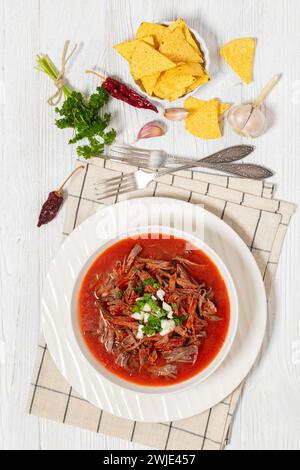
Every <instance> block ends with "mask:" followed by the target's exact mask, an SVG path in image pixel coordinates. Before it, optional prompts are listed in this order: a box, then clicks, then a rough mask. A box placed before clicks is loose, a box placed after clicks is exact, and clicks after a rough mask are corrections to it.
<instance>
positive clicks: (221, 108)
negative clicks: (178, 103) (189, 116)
mask: <svg viewBox="0 0 300 470" xmlns="http://www.w3.org/2000/svg"><path fill="white" fill-rule="evenodd" d="M213 102H214V103H216V104H217V106H218V115H219V118H220V117H222V116H223V114H224V113H225V112H226V111H227V109H229V108H230V106H231V105H230V104H228V103H221V102H220V101H219V100H218V99H217V98H214V99H212V100H210V103H213ZM205 103H207V101H204V100H198V99H197V98H192V97H190V98H187V99H186V100H185V102H184V109H186V111H189V112H190V113H193V112H196V111H198V110H199V109H201V108H202V106H203V105H205Z"/></svg>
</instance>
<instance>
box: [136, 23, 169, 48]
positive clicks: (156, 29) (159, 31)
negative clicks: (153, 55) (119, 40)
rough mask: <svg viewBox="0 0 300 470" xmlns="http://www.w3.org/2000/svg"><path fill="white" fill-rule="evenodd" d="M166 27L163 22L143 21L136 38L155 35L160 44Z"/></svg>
mask: <svg viewBox="0 0 300 470" xmlns="http://www.w3.org/2000/svg"><path fill="white" fill-rule="evenodd" d="M166 29H167V27H166V26H163V25H162V24H158V23H147V22H143V23H141V24H140V26H139V28H138V30H137V33H136V36H135V37H136V39H141V38H144V37H145V36H154V38H155V41H156V44H157V45H158V44H159V43H160V41H161V38H162V36H163V34H164V32H165V31H166Z"/></svg>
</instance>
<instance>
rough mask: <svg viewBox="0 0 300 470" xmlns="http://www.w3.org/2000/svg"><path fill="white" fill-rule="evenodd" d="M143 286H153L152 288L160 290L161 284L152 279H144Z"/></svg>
mask: <svg viewBox="0 0 300 470" xmlns="http://www.w3.org/2000/svg"><path fill="white" fill-rule="evenodd" d="M142 284H143V285H144V286H152V287H155V288H156V289H159V288H160V284H158V282H157V281H156V280H155V279H153V278H151V277H150V278H149V279H144V280H143V281H142Z"/></svg>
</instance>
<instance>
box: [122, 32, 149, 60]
mask: <svg viewBox="0 0 300 470" xmlns="http://www.w3.org/2000/svg"><path fill="white" fill-rule="evenodd" d="M140 41H144V42H146V43H147V44H150V46H154V45H155V43H154V38H153V36H145V37H143V38H142V39H138V40H136V39H135V40H134V41H126V42H121V43H120V44H117V45H116V46H114V49H116V51H117V52H118V53H119V54H120V55H121V56H122V57H124V59H126V60H127V61H128V62H131V59H132V55H133V53H134V51H135V48H136V45H137V44H138V42H140Z"/></svg>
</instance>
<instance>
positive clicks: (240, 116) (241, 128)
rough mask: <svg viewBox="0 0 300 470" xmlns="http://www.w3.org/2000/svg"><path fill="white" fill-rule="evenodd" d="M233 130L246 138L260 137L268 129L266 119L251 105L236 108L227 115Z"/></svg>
mask: <svg viewBox="0 0 300 470" xmlns="http://www.w3.org/2000/svg"><path fill="white" fill-rule="evenodd" d="M227 120H228V122H229V124H230V126H231V127H232V129H233V130H234V131H235V132H237V133H238V134H240V135H242V136H244V137H252V138H254V137H259V136H260V135H262V134H263V133H264V131H265V129H266V117H265V115H264V113H263V112H262V111H261V110H260V109H259V108H253V106H252V105H251V104H246V105H239V106H234V107H233V108H232V109H231V110H230V111H229V113H228V115H227Z"/></svg>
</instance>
